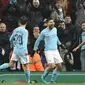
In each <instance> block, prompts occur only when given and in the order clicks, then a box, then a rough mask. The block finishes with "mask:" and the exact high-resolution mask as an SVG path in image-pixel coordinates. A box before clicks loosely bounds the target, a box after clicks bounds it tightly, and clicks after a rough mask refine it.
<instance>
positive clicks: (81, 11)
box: [76, 0, 85, 31]
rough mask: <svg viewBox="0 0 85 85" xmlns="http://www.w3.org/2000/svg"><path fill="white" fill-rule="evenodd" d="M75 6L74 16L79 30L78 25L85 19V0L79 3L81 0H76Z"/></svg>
mask: <svg viewBox="0 0 85 85" xmlns="http://www.w3.org/2000/svg"><path fill="white" fill-rule="evenodd" d="M76 8H77V18H76V26H77V30H78V31H81V29H80V25H81V23H82V22H83V21H85V18H84V17H85V1H83V3H82V4H81V0H77V2H76Z"/></svg>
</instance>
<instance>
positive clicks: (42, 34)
mask: <svg viewBox="0 0 85 85" xmlns="http://www.w3.org/2000/svg"><path fill="white" fill-rule="evenodd" d="M43 39H44V33H43V32H41V34H40V35H39V37H38V38H37V40H36V42H35V44H34V49H33V50H35V51H36V50H37V49H38V46H39V43H40V41H41V40H43Z"/></svg>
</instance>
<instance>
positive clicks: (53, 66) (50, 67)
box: [48, 64, 56, 70]
mask: <svg viewBox="0 0 85 85" xmlns="http://www.w3.org/2000/svg"><path fill="white" fill-rule="evenodd" d="M48 67H49V69H51V70H52V69H54V68H55V67H56V65H55V64H49V65H48Z"/></svg>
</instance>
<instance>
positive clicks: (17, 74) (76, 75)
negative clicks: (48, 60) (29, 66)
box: [0, 73, 85, 76]
mask: <svg viewBox="0 0 85 85" xmlns="http://www.w3.org/2000/svg"><path fill="white" fill-rule="evenodd" d="M17 75H19V76H22V75H24V73H23V74H0V76H17ZM31 75H33V76H35V75H36V76H40V75H42V74H31ZM49 75H51V74H49ZM60 76H85V74H60Z"/></svg>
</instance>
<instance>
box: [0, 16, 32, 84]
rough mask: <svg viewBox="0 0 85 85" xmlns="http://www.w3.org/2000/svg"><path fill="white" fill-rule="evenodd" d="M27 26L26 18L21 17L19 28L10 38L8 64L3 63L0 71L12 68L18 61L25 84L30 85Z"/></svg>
mask: <svg viewBox="0 0 85 85" xmlns="http://www.w3.org/2000/svg"><path fill="white" fill-rule="evenodd" d="M26 24H27V18H26V17H25V16H22V17H21V18H20V20H19V27H17V28H16V29H15V30H14V31H13V34H12V35H11V37H10V43H11V44H12V47H13V54H12V57H11V60H10V62H9V63H4V64H2V65H1V66H0V70H1V69H5V68H8V67H10V68H12V67H13V66H14V64H15V63H16V61H20V62H21V64H24V67H25V70H24V73H25V76H26V82H27V83H30V71H29V70H28V68H27V65H28V63H29V59H28V50H27V43H28V31H27V30H26V29H25V27H26Z"/></svg>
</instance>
